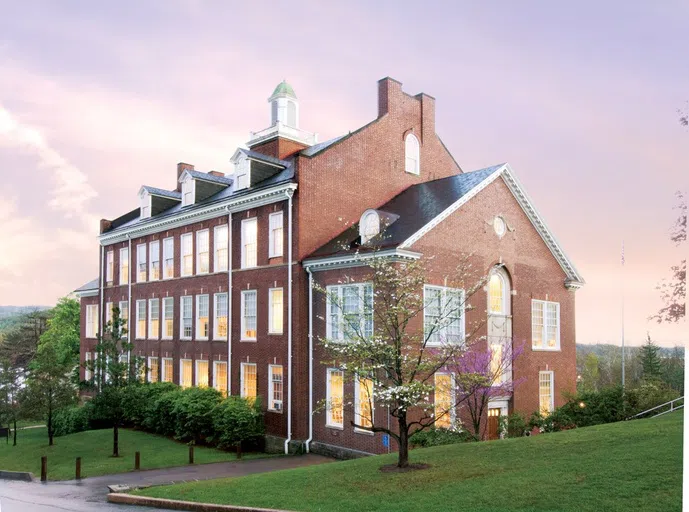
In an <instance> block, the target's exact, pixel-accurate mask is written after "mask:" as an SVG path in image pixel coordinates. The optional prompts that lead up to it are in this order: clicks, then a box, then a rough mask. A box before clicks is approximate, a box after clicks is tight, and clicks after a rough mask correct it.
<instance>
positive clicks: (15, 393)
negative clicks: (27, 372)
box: [0, 361, 22, 446]
mask: <svg viewBox="0 0 689 512" xmlns="http://www.w3.org/2000/svg"><path fill="white" fill-rule="evenodd" d="M21 386H22V372H21V371H20V370H19V369H18V368H17V367H15V366H13V365H11V364H10V363H9V362H8V361H0V425H2V424H3V423H7V424H8V425H9V424H10V423H12V424H13V426H14V428H13V431H14V436H13V437H14V439H13V441H12V444H13V446H17V418H18V417H19V392H20V390H21Z"/></svg>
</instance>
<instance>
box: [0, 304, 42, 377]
mask: <svg viewBox="0 0 689 512" xmlns="http://www.w3.org/2000/svg"><path fill="white" fill-rule="evenodd" d="M50 315H51V311H50V310H35V311H31V312H29V313H26V314H24V315H22V317H21V319H20V321H19V323H18V325H17V326H15V327H14V328H13V329H12V330H10V331H9V332H7V333H5V335H4V336H3V340H2V343H0V359H3V360H6V361H9V363H10V364H11V365H13V366H14V367H17V368H20V369H22V370H26V369H27V368H28V366H29V363H30V362H31V360H32V359H33V358H34V356H35V354H36V349H37V348H38V342H39V340H40V339H41V336H42V335H43V333H44V332H45V331H46V330H47V328H48V318H50Z"/></svg>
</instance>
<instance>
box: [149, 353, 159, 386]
mask: <svg viewBox="0 0 689 512" xmlns="http://www.w3.org/2000/svg"><path fill="white" fill-rule="evenodd" d="M148 382H158V358H157V357H149V358H148Z"/></svg>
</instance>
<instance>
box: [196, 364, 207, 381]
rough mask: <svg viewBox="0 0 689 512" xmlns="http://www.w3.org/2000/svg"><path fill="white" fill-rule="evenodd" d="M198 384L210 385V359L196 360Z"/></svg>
mask: <svg viewBox="0 0 689 512" xmlns="http://www.w3.org/2000/svg"><path fill="white" fill-rule="evenodd" d="M196 386H197V387H199V388H207V387H208V359H197V360H196Z"/></svg>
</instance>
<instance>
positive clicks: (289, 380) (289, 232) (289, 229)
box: [285, 190, 294, 454]
mask: <svg viewBox="0 0 689 512" xmlns="http://www.w3.org/2000/svg"><path fill="white" fill-rule="evenodd" d="M286 193H287V203H288V206H287V439H285V454H289V443H290V441H291V440H292V195H293V194H294V191H293V190H288V191H287V192H286Z"/></svg>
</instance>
